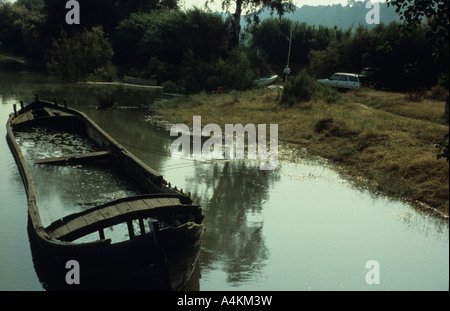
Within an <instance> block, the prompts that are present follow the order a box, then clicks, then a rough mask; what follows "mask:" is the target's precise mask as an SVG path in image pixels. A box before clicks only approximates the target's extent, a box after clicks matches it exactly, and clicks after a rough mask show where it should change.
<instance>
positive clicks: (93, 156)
mask: <svg viewBox="0 0 450 311" xmlns="http://www.w3.org/2000/svg"><path fill="white" fill-rule="evenodd" d="M109 156H110V153H109V152H108V151H97V152H89V153H85V154H80V155H76V156H69V157H58V158H48V159H38V160H35V161H34V163H35V164H54V165H57V164H79V163H87V162H91V161H94V160H103V159H107V158H108V157H109Z"/></svg>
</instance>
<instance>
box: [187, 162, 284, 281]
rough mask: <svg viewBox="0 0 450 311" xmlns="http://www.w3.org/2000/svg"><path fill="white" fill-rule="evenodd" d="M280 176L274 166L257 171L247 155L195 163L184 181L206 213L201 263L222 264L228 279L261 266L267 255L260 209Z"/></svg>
mask: <svg viewBox="0 0 450 311" xmlns="http://www.w3.org/2000/svg"><path fill="white" fill-rule="evenodd" d="M279 179H280V174H279V169H278V168H277V169H276V170H274V171H261V170H259V163H257V162H252V161H225V162H220V161H218V162H214V163H213V164H211V165H196V167H195V174H194V175H193V176H191V177H189V178H188V183H189V184H190V186H192V188H190V191H191V192H192V196H193V200H194V202H199V203H200V204H201V205H202V207H203V209H204V214H205V226H206V234H205V241H204V244H203V250H202V253H201V258H200V259H201V265H202V269H206V270H211V269H217V268H218V266H219V267H221V268H219V269H222V270H223V271H224V272H225V273H226V275H227V282H229V283H231V285H233V284H235V285H237V284H239V283H242V282H245V281H247V280H250V279H254V278H255V275H257V274H258V273H260V272H261V270H262V268H263V267H264V265H265V263H266V260H267V259H268V257H269V254H268V249H267V247H266V246H265V241H264V237H263V235H262V231H263V230H262V229H263V225H264V219H263V216H262V209H263V204H264V202H265V201H267V200H268V196H269V189H270V188H271V187H272V185H273V183H274V182H276V181H278V180H279Z"/></svg>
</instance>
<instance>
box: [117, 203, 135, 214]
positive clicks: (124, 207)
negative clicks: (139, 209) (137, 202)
mask: <svg viewBox="0 0 450 311" xmlns="http://www.w3.org/2000/svg"><path fill="white" fill-rule="evenodd" d="M115 206H116V208H117V210H119V211H120V212H121V213H122V214H126V213H129V212H131V211H132V209H131V207H130V206H129V205H128V204H127V202H122V203H119V204H116V205H115Z"/></svg>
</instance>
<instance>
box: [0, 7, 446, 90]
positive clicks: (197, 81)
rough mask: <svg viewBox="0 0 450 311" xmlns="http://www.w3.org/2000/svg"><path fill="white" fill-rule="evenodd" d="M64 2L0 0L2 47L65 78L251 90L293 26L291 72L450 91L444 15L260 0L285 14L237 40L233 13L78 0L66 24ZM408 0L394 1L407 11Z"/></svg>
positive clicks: (282, 50)
mask: <svg viewBox="0 0 450 311" xmlns="http://www.w3.org/2000/svg"><path fill="white" fill-rule="evenodd" d="M255 1H256V0H255ZM65 2H66V1H63V0H18V1H17V2H16V3H14V4H10V3H6V2H5V1H3V0H0V51H2V52H3V53H9V54H14V55H21V56H23V57H25V58H26V59H27V60H28V61H29V63H30V64H32V65H33V66H35V67H36V68H40V69H45V70H49V71H51V72H53V73H55V74H59V75H60V76H62V77H64V78H67V79H69V80H85V79H90V78H92V77H93V76H97V77H98V78H100V79H114V78H115V76H116V74H118V75H119V76H120V75H124V74H132V75H137V76H140V77H144V78H150V77H153V78H157V80H158V82H159V83H160V84H168V85H171V86H172V88H173V89H174V90H176V91H183V92H190V93H192V92H198V91H201V90H203V89H205V90H208V91H209V90H215V89H217V87H218V86H224V87H226V88H233V89H245V88H249V87H251V85H252V80H253V79H255V78H256V77H257V76H259V75H264V74H267V73H271V72H275V73H279V74H281V71H282V68H283V67H284V65H285V64H286V62H287V54H288V48H289V39H290V36H291V31H292V45H291V58H290V64H291V66H292V68H293V69H294V73H295V72H299V71H300V70H302V69H307V70H308V72H309V73H310V74H311V75H313V76H315V77H317V78H319V77H320V78H323V77H327V76H329V75H331V74H332V73H333V72H335V71H350V72H359V71H361V69H362V68H365V67H373V68H376V69H377V70H378V71H379V74H380V82H381V85H384V86H385V87H388V88H391V89H399V90H408V89H417V88H420V87H429V86H433V85H435V84H437V83H444V84H445V86H447V87H448V85H447V84H448V68H449V64H448V31H447V32H446V33H445V32H444V33H443V31H442V28H443V27H445V25H447V28H448V16H445V15H443V16H441V17H440V18H441V19H444V24H442V21H436V20H435V19H436V18H433V17H429V18H428V22H427V23H425V22H423V19H422V20H420V19H419V20H420V21H421V22H417V20H416V19H415V17H416V15H413V14H412V13H411V14H409V15H408V14H406V13H404V14H406V15H404V16H405V20H406V21H407V22H408V21H409V20H408V18H409V19H410V20H411V21H414V22H415V23H413V22H411V23H409V22H408V23H406V24H404V23H398V22H392V23H390V24H388V25H385V24H380V25H377V26H375V27H371V28H368V27H366V25H356V26H353V27H350V28H348V29H340V28H337V27H325V26H318V27H316V26H312V25H307V24H306V23H299V22H293V21H291V20H288V19H286V18H282V17H281V15H282V14H281V13H283V12H287V11H288V10H289V8H290V4H291V2H290V1H278V0H276V1H273V3H272V2H271V1H260V3H261V4H265V5H268V8H271V9H272V10H273V11H275V12H278V13H280V14H279V16H276V17H275V16H274V17H273V18H269V19H265V20H263V21H262V22H259V23H253V24H251V25H250V26H249V27H247V28H245V29H243V31H241V32H240V40H239V41H238V44H236V28H235V27H236V18H235V16H233V14H231V15H223V14H218V13H211V12H207V11H204V10H201V9H197V8H194V9H190V10H187V11H183V10H180V9H179V8H178V6H177V0H96V1H92V0H79V3H80V7H81V8H82V18H81V24H80V25H68V24H67V23H66V22H65V15H66V13H67V9H66V8H65ZM408 2H409V1H407V0H403V1H390V4H391V5H394V6H395V5H399V7H400V8H403V7H405V3H408ZM440 2H442V3H443V4H439V5H440V6H439V9H442V8H444V9H445V5H446V4H447V5H448V0H441V1H440ZM246 3H250V2H246ZM255 3H256V2H255ZM271 3H272V4H273V6H272V7H271V6H270V5H271ZM402 3H403V6H402ZM421 3H422V2H421ZM424 3H425V2H424ZM277 5H279V6H277ZM359 5H361V3H359ZM423 5H425V4H423ZM410 9H411V7H410ZM422 9H423V10H425V8H422ZM411 10H412V9H411ZM427 10H428V8H427ZM412 12H415V11H414V10H413V11H412ZM426 12H428V11H426ZM233 13H235V12H233ZM256 13H257V11H255V15H254V17H257V14H256ZM400 13H401V12H400ZM427 14H428V13H427ZM442 14H444V13H442ZM418 16H419V17H420V15H418ZM425 17H428V15H426V16H425ZM445 19H446V20H447V24H445ZM254 21H257V18H254ZM445 36H446V37H445ZM437 43H439V44H437Z"/></svg>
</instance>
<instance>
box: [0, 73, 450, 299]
mask: <svg viewBox="0 0 450 311" xmlns="http://www.w3.org/2000/svg"><path fill="white" fill-rule="evenodd" d="M104 92H107V93H114V96H115V99H116V102H117V103H118V107H117V109H114V110H107V111H102V110H97V109H95V107H96V105H97V100H96V98H97V96H98V95H99V94H101V93H104ZM35 93H39V95H40V98H42V99H47V100H52V99H53V97H57V98H59V99H63V98H66V99H67V101H68V103H69V106H71V107H73V108H76V109H79V110H82V111H84V112H85V113H87V114H88V116H89V117H91V118H92V119H93V120H94V121H95V122H97V123H98V124H99V125H100V126H101V127H102V128H104V129H105V130H106V131H107V132H108V133H109V134H110V135H112V136H113V137H114V138H115V139H117V140H118V141H119V142H121V143H122V144H123V145H125V147H126V148H128V149H129V150H130V151H131V152H133V153H134V154H136V155H137V156H138V157H139V158H141V159H142V160H143V161H144V162H146V163H147V164H149V165H150V166H151V167H152V168H154V169H155V170H157V171H159V172H160V173H162V174H163V176H164V178H165V179H166V180H168V181H170V182H171V183H172V184H173V185H177V186H178V187H179V188H182V189H183V190H184V191H185V192H191V193H192V197H193V200H194V201H195V202H197V203H199V204H200V205H202V207H203V210H204V215H205V220H204V223H205V225H206V233H205V241H204V244H203V247H202V252H201V255H200V260H199V273H198V274H196V275H195V276H194V277H196V278H197V280H196V281H197V282H198V284H197V287H196V289H200V290H213V291H215V290H250V291H259V290H283V291H284V290H289V291H297V290H298V291H310V290H312V291H317V290H318V291H328V290H330V291H345V290H358V291H359V290H370V291H372V290H448V288H449V230H448V221H446V220H443V219H441V218H438V217H435V216H433V215H431V214H430V213H427V212H420V211H418V210H417V209H416V208H414V207H413V206H411V205H409V204H406V203H404V202H400V201H397V200H392V199H390V198H387V197H385V196H382V195H376V194H373V193H371V192H370V191H368V190H366V189H363V188H358V187H355V186H354V185H353V183H352V182H351V181H348V180H346V179H345V178H344V177H343V176H342V175H341V174H339V173H338V171H337V170H336V169H335V168H334V167H333V166H332V165H329V164H328V163H327V162H326V161H323V160H321V159H314V158H311V157H309V156H308V155H307V154H305V153H304V152H300V151H297V150H295V149H294V148H291V147H290V146H287V145H283V144H281V145H280V160H279V163H278V167H277V169H276V170H273V171H260V170H259V164H258V163H254V162H252V161H251V160H244V161H242V160H241V161H237V160H231V161H223V160H222V161H200V160H199V161H194V160H189V159H184V160H180V159H174V158H171V157H170V155H169V148H170V145H171V143H172V141H173V139H174V138H173V137H170V135H169V133H168V132H167V129H166V128H164V127H162V126H157V125H155V123H154V113H153V111H152V103H153V102H154V101H159V100H161V99H162V98H163V95H162V94H161V93H160V91H158V90H149V89H143V88H133V87H124V86H108V85H101V86H100V85H90V84H61V83H55V82H50V81H48V80H47V78H46V77H43V76H41V75H38V74H35V73H30V72H20V71H17V70H13V71H12V70H4V69H3V70H2V71H0V124H3V125H2V126H1V127H0V133H1V135H0V136H1V137H2V139H0V167H1V176H0V290H33V291H34V290H37V291H40V290H45V288H44V286H43V285H42V284H41V281H40V279H39V277H38V275H37V273H36V269H35V266H34V261H33V255H32V253H31V250H30V242H29V239H28V234H27V230H26V229H27V202H26V197H25V190H24V188H23V184H22V180H21V178H20V175H19V172H18V170H17V166H16V163H15V162H14V159H13V157H12V155H11V152H10V150H9V147H8V145H7V142H6V139H5V135H6V129H5V125H6V120H7V117H8V114H9V113H11V112H12V111H13V104H18V103H19V101H20V100H23V101H24V102H25V103H28V102H30V101H31V100H32V99H33V97H34V94H35ZM222 126H224V125H222ZM67 186H68V187H70V188H71V191H77V188H78V189H79V190H80V191H81V190H82V183H81V182H78V183H75V184H73V183H72V184H70V185H67ZM50 195H51V194H49V196H50ZM370 261H376V263H377V265H368V266H366V264H367V263H368V262H370ZM374 275H377V276H379V282H377V283H379V284H370V283H371V282H370V280H373V276H374ZM366 276H370V278H369V282H367V281H366Z"/></svg>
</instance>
